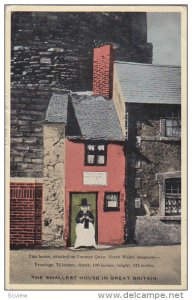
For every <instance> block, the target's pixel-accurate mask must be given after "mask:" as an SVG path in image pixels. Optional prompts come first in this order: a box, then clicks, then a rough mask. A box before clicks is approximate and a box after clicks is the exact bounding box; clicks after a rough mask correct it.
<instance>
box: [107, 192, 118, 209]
mask: <svg viewBox="0 0 192 300" xmlns="http://www.w3.org/2000/svg"><path fill="white" fill-rule="evenodd" d="M119 197H120V193H119V192H117V193H116V192H115V193H113V192H107V193H105V199H104V211H119V210H120V208H119Z"/></svg>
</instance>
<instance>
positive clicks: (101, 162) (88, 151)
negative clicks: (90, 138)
mask: <svg viewBox="0 0 192 300" xmlns="http://www.w3.org/2000/svg"><path fill="white" fill-rule="evenodd" d="M106 163H107V145H106V144H104V143H103V144H102V143H99V144H96V143H87V144H86V145H85V165H88V166H105V165H106Z"/></svg>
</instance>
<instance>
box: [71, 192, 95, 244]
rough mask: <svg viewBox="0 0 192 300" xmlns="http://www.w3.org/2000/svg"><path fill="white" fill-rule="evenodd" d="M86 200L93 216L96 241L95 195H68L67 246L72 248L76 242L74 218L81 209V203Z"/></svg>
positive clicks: (91, 193) (92, 193)
mask: <svg viewBox="0 0 192 300" xmlns="http://www.w3.org/2000/svg"><path fill="white" fill-rule="evenodd" d="M84 198H86V199H87V202H88V204H89V206H90V211H91V213H92V214H93V216H94V228H95V241H96V243H97V241H98V230H97V226H98V222H97V193H96V192H90V193H70V215H69V218H70V220H69V221H70V230H69V235H70V236H69V244H70V245H69V246H71V247H74V244H75V240H76V232H75V228H76V221H75V219H76V216H77V214H78V212H79V211H80V209H81V201H82V199H84Z"/></svg>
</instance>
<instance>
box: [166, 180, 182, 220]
mask: <svg viewBox="0 0 192 300" xmlns="http://www.w3.org/2000/svg"><path fill="white" fill-rule="evenodd" d="M165 215H166V216H175V215H181V178H169V179H166V180H165Z"/></svg>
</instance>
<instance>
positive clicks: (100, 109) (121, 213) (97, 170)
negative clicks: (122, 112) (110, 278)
mask: <svg viewBox="0 0 192 300" xmlns="http://www.w3.org/2000/svg"><path fill="white" fill-rule="evenodd" d="M52 99H53V100H54V101H52ZM52 99H51V101H50V105H49V107H48V111H47V117H46V122H50V121H51V120H53V118H52V116H51V111H50V108H51V110H52V111H53V112H54V114H55V115H56V116H57V115H58V114H57V112H56V106H57V107H59V110H60V113H61V106H62V104H61V103H62V101H63V103H64V102H65V101H64V100H63V97H62V96H61V97H60V100H58V99H59V98H57V102H56V101H55V98H54V97H53V98H52ZM58 101H60V104H61V105H57V104H58ZM64 107H65V108H66V107H67V114H68V115H67V121H66V133H65V143H64V144H65V146H64V148H65V154H64V156H65V158H64V161H65V163H64V170H63V172H64V182H65V184H64V186H63V187H62V188H63V189H64V199H65V200H64V241H65V242H64V244H65V245H66V246H74V242H75V238H76V236H75V226H76V223H75V217H76V215H77V213H78V211H79V209H80V203H81V200H82V199H83V198H86V199H87V201H88V203H89V206H90V210H91V212H92V213H93V215H94V219H95V222H94V227H95V239H96V243H97V244H99V245H103V244H108V245H115V244H123V243H124V227H125V157H124V137H123V134H122V130H121V127H120V124H119V121H118V117H117V114H116V111H115V107H114V104H113V101H110V100H107V99H105V98H104V97H101V96H92V95H91V93H89V94H83V93H79V94H78V93H77V94H70V95H69V99H68V103H67V106H66V102H65V104H64V105H63V108H64ZM54 123H56V119H55V118H54Z"/></svg>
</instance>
